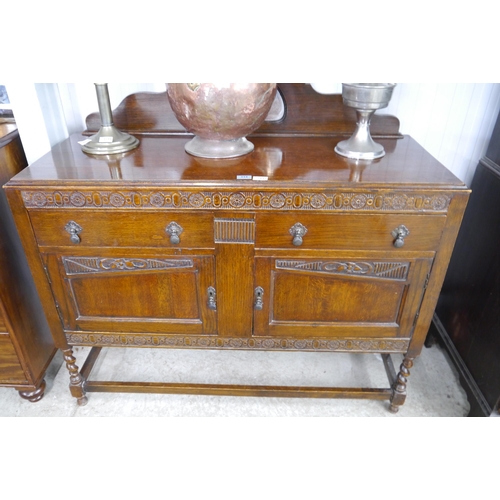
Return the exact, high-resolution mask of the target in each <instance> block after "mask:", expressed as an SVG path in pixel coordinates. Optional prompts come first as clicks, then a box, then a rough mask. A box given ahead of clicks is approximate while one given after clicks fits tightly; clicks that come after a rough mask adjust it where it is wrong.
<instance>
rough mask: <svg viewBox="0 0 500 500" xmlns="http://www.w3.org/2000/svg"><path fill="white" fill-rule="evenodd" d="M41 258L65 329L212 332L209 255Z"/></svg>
mask: <svg viewBox="0 0 500 500" xmlns="http://www.w3.org/2000/svg"><path fill="white" fill-rule="evenodd" d="M45 262H46V266H47V270H48V274H49V276H50V280H51V283H52V290H53V292H54V296H55V298H56V301H57V302H58V306H59V310H60V312H61V319H62V320H63V322H64V326H65V328H66V329H67V330H72V331H75V330H82V331H111V332H124V333H126V332H132V333H140V332H144V333H146V332H147V333H178V332H179V331H180V327H182V331H183V332H186V333H197V334H203V333H206V334H214V333H215V332H216V311H215V310H214V309H212V308H211V307H209V296H208V288H209V287H211V286H214V284H215V282H214V280H215V272H214V257H213V256H204V257H199V256H194V257H193V256H189V257H182V258H178V257H169V258H158V257H154V258H144V257H142V256H141V257H140V258H129V257H127V258H120V257H78V256H74V257H73V256H71V257H67V256H56V255H47V256H46V257H45ZM63 318H64V319H63Z"/></svg>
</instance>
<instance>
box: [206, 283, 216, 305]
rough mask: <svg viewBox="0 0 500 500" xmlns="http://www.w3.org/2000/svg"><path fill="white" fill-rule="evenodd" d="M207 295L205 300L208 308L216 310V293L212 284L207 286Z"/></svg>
mask: <svg viewBox="0 0 500 500" xmlns="http://www.w3.org/2000/svg"><path fill="white" fill-rule="evenodd" d="M207 295H208V301H207V306H208V308H209V309H212V310H213V311H217V294H216V292H215V288H214V287H213V286H209V287H208V288H207Z"/></svg>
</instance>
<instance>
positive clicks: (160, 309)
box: [6, 86, 469, 411]
mask: <svg viewBox="0 0 500 500" xmlns="http://www.w3.org/2000/svg"><path fill="white" fill-rule="evenodd" d="M296 90H297V86H289V87H285V97H286V94H287V92H291V93H292V99H290V100H289V101H288V102H289V103H290V102H294V99H293V97H294V95H295V94H293V92H295V91H296ZM299 94H300V91H299ZM311 96H313V97H311ZM299 97H300V96H299ZM337 97H338V96H333V97H332V99H334V100H335V99H337ZM156 98H157V97H155V99H156ZM295 98H296V99H298V98H297V96H296V95H295ZM309 98H314V95H313V94H311V95H309ZM318 99H320V100H321V99H324V96H319V97H318ZM299 100H300V99H299ZM335 102H336V103H337V104H336V105H338V102H337V101H336V100H335ZM333 107H334V108H335V106H333ZM339 109H342V108H341V107H340V108H339ZM292 111H293V110H292ZM292 111H290V114H292V115H293V112H292ZM118 114H119V113H118ZM391 120H392V118H391ZM391 123H392V122H391ZM346 126H347V125H346ZM266 127H268V125H266V126H265V127H264V129H263V131H262V133H261V134H259V135H260V136H259V137H257V136H256V137H253V138H252V142H253V143H254V144H255V151H254V153H252V154H250V155H247V156H245V157H241V158H238V159H236V160H229V161H227V160H200V159H197V158H194V157H192V156H190V155H188V154H187V153H185V151H184V144H185V142H186V141H187V140H189V137H184V136H182V135H181V136H179V135H177V134H176V133H175V132H172V133H171V134H170V135H169V134H164V135H166V136H164V137H147V136H143V137H141V145H140V147H139V148H138V149H136V150H134V151H132V152H130V153H128V154H126V155H122V156H121V157H119V158H113V159H112V160H110V159H109V158H107V159H105V158H97V157H90V156H87V155H85V154H84V153H82V152H81V148H80V146H79V145H78V141H79V140H81V139H82V137H81V136H75V137H72V138H71V139H69V140H67V141H66V142H63V143H62V144H60V145H58V146H57V147H56V148H54V150H53V151H52V152H51V153H50V154H49V155H47V156H45V157H44V158H42V159H40V160H39V161H38V162H36V163H35V164H33V165H32V166H31V167H30V168H29V169H27V170H26V171H25V172H23V173H21V174H19V175H18V176H16V177H15V178H14V179H12V180H11V182H9V183H8V184H7V186H6V190H7V194H8V196H9V200H10V203H11V206H12V209H13V212H14V214H15V216H16V223H17V225H18V228H19V231H20V233H21V234H22V239H23V243H24V246H25V250H26V253H27V255H28V259H29V261H30V263H31V266H32V268H33V272H34V274H35V275H36V281H37V286H38V289H39V293H40V295H41V297H42V298H43V301H44V306H45V311H46V313H47V316H48V317H49V318H50V323H51V327H52V332H53V335H54V339H55V341H56V343H57V345H58V347H60V348H61V349H62V350H63V352H64V354H65V359H66V363H67V366H68V369H69V372H70V388H71V391H72V393H73V395H74V396H75V397H76V398H77V399H78V401H79V402H80V403H85V402H86V396H85V393H86V392H92V391H134V390H136V391H144V392H148V391H149V392H166V393H168V392H170V393H172V392H185V393H204V394H233V395H273V396H315V397H371V398H378V399H390V400H391V405H390V408H391V409H392V410H393V411H397V410H398V408H399V406H400V405H401V404H402V403H403V402H404V399H405V396H406V382H407V377H408V375H409V369H410V368H411V365H412V360H413V359H414V358H415V357H416V356H418V355H419V353H420V351H421V349H422V344H423V341H424V339H425V335H426V333H427V329H428V327H429V323H430V321H431V318H432V313H433V310H434V307H435V304H436V300H437V297H438V294H439V290H440V287H441V284H442V280H443V277H444V273H445V270H446V266H447V263H448V260H449V257H450V253H451V250H452V248H453V244H454V241H455V237H456V233H457V231H458V228H459V224H460V220H461V217H462V214H463V210H464V207H465V205H466V202H467V198H468V194H469V192H468V190H467V189H466V187H465V186H464V185H463V184H462V183H461V182H460V181H459V180H458V179H456V178H455V177H454V176H453V175H452V174H451V173H450V172H449V171H448V170H446V169H445V168H444V167H443V166H442V165H440V164H439V163H438V162H437V161H435V160H434V159H433V158H432V157H430V156H429V155H428V154H427V153H426V152H425V151H424V150H423V149H422V148H421V147H420V146H419V145H418V144H416V143H415V141H413V140H412V139H411V138H409V137H402V136H400V135H399V134H398V133H397V130H396V132H394V131H393V134H392V136H391V134H388V137H389V138H386V139H382V140H383V141H384V142H383V143H384V146H385V148H386V150H387V155H386V156H385V157H384V158H382V159H380V160H377V161H373V162H367V163H366V164H365V165H363V166H362V168H361V169H360V166H359V162H354V161H350V160H347V159H345V158H342V157H340V156H338V155H336V154H335V152H334V147H335V145H336V143H337V142H338V140H339V138H337V139H336V138H335V137H334V136H332V135H331V134H329V133H314V134H304V135H306V136H300V134H296V133H293V134H290V133H289V132H287V127H286V126H282V127H281V129H280V130H281V131H282V132H283V133H282V134H274V133H273V134H271V135H272V136H269V135H266ZM124 128H129V129H130V130H131V131H132V132H133V127H132V128H130V127H124ZM117 172H119V175H117ZM240 175H245V176H246V177H245V179H244V180H241V179H239V176H240ZM263 179H265V180H263ZM172 227H173V228H175V230H174V231H173V232H172ZM74 345H85V346H92V347H93V350H92V351H91V354H90V356H89V360H88V361H87V362H86V363H85V364H84V366H83V367H82V369H81V370H80V369H79V368H78V367H77V366H76V365H75V359H74V357H73V353H72V349H71V348H72V346H74ZM103 347H134V348H139V347H174V348H199V349H248V350H281V351H282V350H307V351H317V352H321V351H339V352H357V353H360V354H362V353H367V352H370V353H373V352H377V353H382V354H383V359H384V363H385V366H386V370H387V372H388V377H389V387H387V388H380V389H372V388H370V389H366V388H354V389H352V388H335V387H334V388H324V387H320V388H317V387H316V388H315V387H268V386H233V385H209V384H206V385H199V384H168V383H155V384H153V383H142V382H136V383H125V382H106V381H95V380H92V379H91V377H90V370H91V368H92V365H93V363H94V362H95V359H96V358H97V355H98V352H99V350H100V349H101V348H103ZM390 353H404V354H405V359H404V361H403V364H402V365H401V368H400V370H399V372H398V373H396V371H395V370H394V368H393V366H392V362H391V361H390V356H389V355H390Z"/></svg>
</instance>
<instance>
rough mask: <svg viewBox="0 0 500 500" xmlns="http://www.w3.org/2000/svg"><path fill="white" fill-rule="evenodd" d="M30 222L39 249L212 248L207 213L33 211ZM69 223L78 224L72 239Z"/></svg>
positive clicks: (210, 218)
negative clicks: (90, 247)
mask: <svg viewBox="0 0 500 500" xmlns="http://www.w3.org/2000/svg"><path fill="white" fill-rule="evenodd" d="M30 218H31V223H32V226H33V229H34V232H35V235H36V239H37V241H38V244H39V245H40V246H49V247H60V246H74V247H79V246H80V247H81V246H86V247H88V246H92V247H142V248H144V247H163V248H176V247H179V248H213V247H214V242H213V217H212V216H211V215H210V214H207V213H199V212H197V213H176V212H169V213H165V212H163V213H158V212H156V213H155V212H139V211H133V212H114V213H112V212H110V211H109V210H107V211H105V212H104V211H83V210H81V211H74V210H57V211H50V210H33V211H30ZM71 222H74V223H76V224H77V226H75V230H74V232H75V233H76V234H75V236H73V239H72V237H71V233H70V232H69V231H68V230H67V229H66V227H67V225H68V223H71ZM167 231H170V232H167ZM176 237H177V239H176ZM73 240H74V241H73ZM176 241H177V242H176Z"/></svg>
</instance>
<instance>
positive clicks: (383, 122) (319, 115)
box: [85, 83, 402, 138]
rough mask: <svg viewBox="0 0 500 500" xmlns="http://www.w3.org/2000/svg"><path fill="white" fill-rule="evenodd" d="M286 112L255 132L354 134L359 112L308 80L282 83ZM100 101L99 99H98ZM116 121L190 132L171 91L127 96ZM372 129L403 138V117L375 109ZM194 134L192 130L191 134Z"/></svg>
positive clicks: (129, 126)
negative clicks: (179, 117) (169, 94)
mask: <svg viewBox="0 0 500 500" xmlns="http://www.w3.org/2000/svg"><path fill="white" fill-rule="evenodd" d="M278 88H279V91H280V93H281V96H282V97H283V100H284V103H285V115H284V117H283V119H282V120H280V121H279V122H271V121H269V122H264V123H263V124H262V125H261V127H260V128H259V129H258V130H257V131H255V132H254V133H253V134H252V135H254V136H272V135H298V136H317V135H319V136H350V135H351V134H352V133H353V132H354V128H355V125H356V113H355V111H354V110H353V109H351V108H348V107H346V106H344V104H343V102H342V96H341V95H340V94H319V93H318V92H316V91H315V90H314V89H313V88H312V87H311V85H309V84H306V83H280V84H278ZM96 104H97V103H96ZM113 120H114V124H115V126H116V127H117V128H119V129H120V130H124V131H127V132H130V133H133V134H135V135H177V134H188V132H186V129H185V128H184V127H183V126H182V125H181V124H180V123H179V122H178V121H177V119H176V118H175V115H174V113H173V111H172V108H171V107H170V103H169V101H168V97H167V92H159V93H156V92H139V93H136V94H132V95H129V96H128V97H126V98H125V99H124V100H123V101H122V102H121V104H120V105H119V106H118V107H117V108H116V109H115V110H114V111H113ZM100 125H101V121H100V116H99V113H92V114H91V115H89V116H88V117H87V121H86V126H87V130H86V132H85V133H86V134H88V135H90V134H93V133H95V132H97V131H98V130H99V128H100ZM370 132H371V134H372V135H373V136H374V137H379V138H382V137H388V138H399V137H402V136H401V134H400V133H399V120H398V119H397V118H396V117H394V116H387V115H386V116H384V115H380V114H378V113H375V114H374V116H373V118H372V123H371V127H370ZM189 135H191V134H189Z"/></svg>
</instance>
